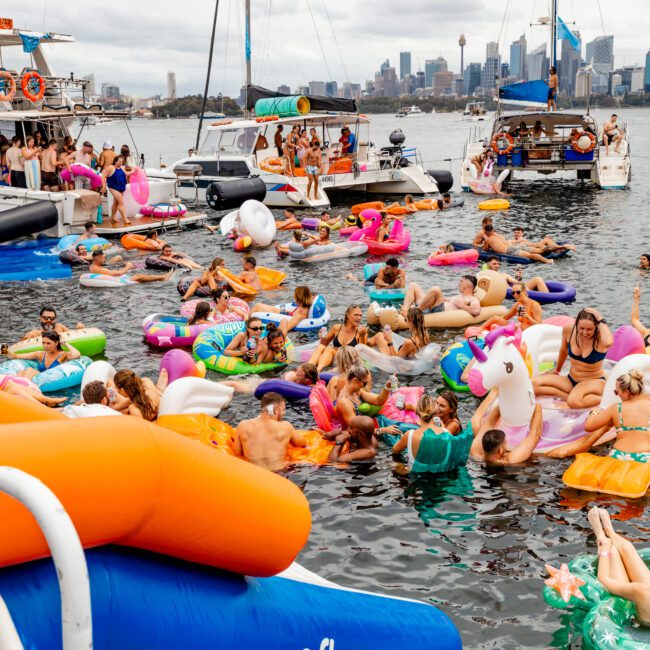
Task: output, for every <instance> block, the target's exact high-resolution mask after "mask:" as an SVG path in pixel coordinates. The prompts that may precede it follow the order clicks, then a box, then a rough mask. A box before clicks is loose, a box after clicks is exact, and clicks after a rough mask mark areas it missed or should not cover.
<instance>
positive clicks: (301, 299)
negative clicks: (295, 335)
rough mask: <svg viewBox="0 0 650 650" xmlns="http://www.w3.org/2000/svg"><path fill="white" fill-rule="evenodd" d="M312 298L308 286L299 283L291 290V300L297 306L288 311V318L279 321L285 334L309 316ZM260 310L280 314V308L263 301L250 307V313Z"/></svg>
mask: <svg viewBox="0 0 650 650" xmlns="http://www.w3.org/2000/svg"><path fill="white" fill-rule="evenodd" d="M314 298H315V296H314V294H313V293H312V292H311V289H310V288H309V287H308V286H306V285H300V286H298V287H296V288H295V290H294V292H293V301H294V303H295V304H296V305H297V306H296V307H295V308H294V309H293V311H291V312H290V313H289V316H290V318H286V319H284V320H282V321H280V325H279V327H280V329H281V330H282V332H283V333H284V334H285V335H286V334H287V332H290V331H291V330H292V329H293V328H294V327H296V326H297V325H298V323H300V322H301V321H303V320H305V319H306V318H308V317H309V310H310V309H311V306H312V304H313V302H314ZM260 311H261V312H271V313H273V314H281V313H282V308H281V307H276V306H275V305H267V304H265V303H263V302H259V303H257V304H255V305H253V307H252V308H251V313H256V312H260Z"/></svg>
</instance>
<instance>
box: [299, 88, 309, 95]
mask: <svg viewBox="0 0 650 650" xmlns="http://www.w3.org/2000/svg"><path fill="white" fill-rule="evenodd" d="M309 94H310V91H309V86H298V88H296V95H309Z"/></svg>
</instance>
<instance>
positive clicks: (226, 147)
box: [200, 126, 259, 156]
mask: <svg viewBox="0 0 650 650" xmlns="http://www.w3.org/2000/svg"><path fill="white" fill-rule="evenodd" d="M258 130H259V127H257V126H252V127H247V128H239V129H214V130H210V131H208V133H207V135H206V138H205V140H204V141H203V146H202V147H201V151H200V153H201V154H203V155H206V156H218V155H219V154H251V153H252V152H253V146H254V145H255V140H256V139H257V132H258Z"/></svg>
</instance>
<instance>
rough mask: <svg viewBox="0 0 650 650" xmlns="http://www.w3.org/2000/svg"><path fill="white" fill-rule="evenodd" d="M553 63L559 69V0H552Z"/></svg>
mask: <svg viewBox="0 0 650 650" xmlns="http://www.w3.org/2000/svg"><path fill="white" fill-rule="evenodd" d="M551 65H552V66H553V67H554V68H556V69H557V0H552V1H551Z"/></svg>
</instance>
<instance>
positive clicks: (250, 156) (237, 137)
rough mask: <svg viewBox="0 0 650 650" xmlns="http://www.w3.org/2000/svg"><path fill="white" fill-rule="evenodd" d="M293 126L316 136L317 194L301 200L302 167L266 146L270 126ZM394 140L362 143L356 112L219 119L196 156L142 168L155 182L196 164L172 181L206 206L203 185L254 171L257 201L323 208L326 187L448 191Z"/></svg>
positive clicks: (366, 131)
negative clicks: (348, 147)
mask: <svg viewBox="0 0 650 650" xmlns="http://www.w3.org/2000/svg"><path fill="white" fill-rule="evenodd" d="M346 101H348V100H346ZM296 125H297V126H300V127H301V128H302V129H306V130H307V131H308V132H309V131H310V129H312V128H313V129H315V130H316V133H317V134H318V137H319V139H320V141H321V145H322V156H323V173H322V175H321V176H320V177H319V189H318V196H317V198H313V196H311V197H309V198H308V197H307V181H308V179H307V177H306V175H305V172H304V170H303V169H302V168H300V167H296V168H295V170H293V172H292V171H291V170H289V169H288V167H287V166H286V165H287V163H286V161H285V160H284V159H282V158H280V157H279V156H278V152H277V150H276V148H275V146H274V136H275V133H276V132H277V130H278V127H280V126H282V133H283V134H284V135H286V134H287V133H289V132H290V131H291V129H292V127H294V126H296ZM345 126H347V127H348V128H349V129H350V130H351V132H352V133H353V134H354V136H355V141H356V146H355V151H354V152H353V153H351V154H346V153H344V152H343V150H342V144H341V143H340V142H339V139H340V137H341V129H342V128H343V127H345ZM395 133H396V134H397V132H395ZM394 140H395V141H394V142H391V145H390V146H386V147H382V148H380V149H377V148H375V147H374V146H373V145H372V144H371V142H370V119H369V118H368V117H367V116H365V115H362V114H360V113H357V112H345V111H331V110H329V111H325V110H324V111H322V112H317V111H315V110H312V111H311V112H310V113H308V114H306V115H299V116H294V117H278V116H277V115H273V116H268V117H258V118H255V117H251V118H248V119H241V120H220V121H217V122H214V123H212V124H211V125H209V126H208V128H207V132H206V134H205V136H204V138H203V141H202V143H201V145H200V147H199V150H198V152H197V153H196V154H194V155H193V156H191V157H188V158H182V159H181V160H178V161H176V162H175V163H173V164H172V165H170V166H169V167H166V168H161V169H159V170H155V171H153V170H147V171H148V173H149V174H150V175H151V174H153V175H154V176H155V177H156V178H159V179H172V178H174V179H175V178H176V176H177V171H178V170H185V169H187V168H188V166H193V167H194V168H196V169H199V170H200V173H199V175H198V176H197V177H196V178H195V179H187V180H185V179H179V189H178V192H179V195H180V196H181V198H183V199H186V198H187V199H188V200H189V199H194V198H195V197H197V196H198V200H199V202H200V203H205V202H208V203H209V197H210V190H209V188H210V187H211V186H212V185H213V184H214V183H217V184H219V183H236V182H238V181H244V179H249V178H250V177H255V176H257V177H259V178H260V179H261V180H262V181H263V183H264V186H265V187H266V196H265V198H264V203H266V205H268V206H273V207H305V208H317V207H326V206H328V205H329V204H330V200H329V196H328V193H329V192H333V191H336V192H345V191H355V192H367V193H370V194H430V193H436V192H438V191H447V189H449V188H448V187H447V180H446V174H444V173H442V172H433V171H428V170H426V169H425V168H424V164H423V162H422V160H421V157H420V154H419V151H418V150H417V149H416V148H410V149H405V148H404V147H403V146H402V145H403V134H401V132H400V133H399V134H398V135H397V139H395V138H394ZM439 174H440V177H439V178H440V180H441V182H444V187H443V186H441V187H440V188H439V183H438V181H437V180H436V176H437V175H439ZM443 179H444V180H443ZM242 185H243V183H242ZM213 207H214V205H213Z"/></svg>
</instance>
